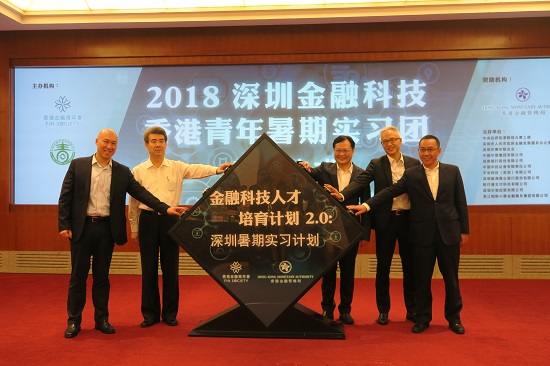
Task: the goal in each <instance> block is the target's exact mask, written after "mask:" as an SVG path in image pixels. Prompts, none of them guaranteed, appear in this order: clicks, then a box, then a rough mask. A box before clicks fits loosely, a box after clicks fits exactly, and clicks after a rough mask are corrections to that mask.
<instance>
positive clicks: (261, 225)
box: [170, 134, 364, 339]
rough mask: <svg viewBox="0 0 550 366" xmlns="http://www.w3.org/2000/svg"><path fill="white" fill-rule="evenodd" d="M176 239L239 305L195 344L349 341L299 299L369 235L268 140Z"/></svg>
mask: <svg viewBox="0 0 550 366" xmlns="http://www.w3.org/2000/svg"><path fill="white" fill-rule="evenodd" d="M170 235H171V236H172V237H173V238H174V240H176V242H178V243H179V245H180V246H181V247H182V248H183V249H184V250H185V251H186V252H187V253H188V254H189V255H190V256H191V257H192V258H193V259H194V260H195V261H196V262H197V263H198V264H199V265H200V266H201V267H202V268H203V269H204V270H205V271H206V272H207V273H208V274H209V275H210V276H211V277H212V278H213V279H214V280H215V281H216V282H217V283H218V284H219V285H220V286H222V288H224V290H225V291H227V293H228V294H229V295H231V296H232V297H233V298H234V299H235V300H236V301H237V303H238V305H235V306H233V307H231V308H229V309H227V310H225V311H223V312H221V313H219V314H217V315H215V316H213V317H211V318H210V319H208V320H206V321H204V322H201V324H199V326H197V327H196V328H195V329H193V330H192V331H191V333H190V334H189V335H190V336H210V337H263V338H267V337H269V338H316V339H319V338H325V339H344V338H345V334H344V329H343V326H342V325H341V324H339V323H336V322H334V321H331V320H329V319H327V318H324V317H322V316H321V315H320V314H318V313H316V312H314V311H312V310H310V309H308V308H306V307H304V306H303V305H300V304H298V300H299V299H300V298H301V297H302V296H303V295H304V294H305V293H306V292H307V291H308V290H309V289H310V288H311V287H312V286H313V285H314V284H315V283H316V282H317V281H318V280H319V279H320V278H321V277H322V276H323V275H324V274H325V273H326V272H327V271H328V270H329V269H330V268H332V267H333V266H334V265H336V263H337V261H338V260H339V259H340V258H342V256H344V255H345V254H346V253H347V251H348V250H349V249H351V247H352V246H353V245H355V244H356V243H357V242H358V241H359V240H360V239H361V238H362V237H363V235H364V229H363V227H362V226H361V225H360V224H359V222H358V221H357V219H356V218H355V217H354V216H353V215H351V214H350V213H348V212H347V210H346V208H345V207H343V206H342V205H340V203H339V202H337V201H336V200H335V199H334V198H333V197H331V196H330V194H328V193H327V192H326V191H325V189H324V188H323V187H321V186H319V185H318V184H317V183H316V182H315V181H314V180H313V179H312V178H311V177H310V176H309V174H308V173H307V172H305V171H304V169H303V168H301V167H300V166H299V165H298V164H296V162H294V160H293V159H291V158H290V157H289V156H288V155H287V154H286V153H285V152H284V151H283V150H282V149H281V148H280V147H279V146H278V145H277V144H276V143H275V142H274V141H273V140H271V138H269V136H268V135H266V134H263V135H262V136H261V137H260V138H259V139H258V141H256V143H254V145H252V146H251V147H250V149H248V150H247V152H246V153H245V154H244V155H243V156H242V157H241V158H240V159H239V160H238V161H237V162H235V164H234V165H233V166H232V167H231V168H229V169H228V170H227V171H226V172H225V174H224V175H223V177H221V178H220V179H219V180H218V181H217V182H216V183H215V184H214V186H212V187H211V188H210V189H208V190H207V191H206V192H205V193H204V195H203V197H202V198H201V199H200V200H199V201H198V202H197V203H196V204H195V205H194V206H193V207H192V208H191V209H189V210H188V211H187V212H186V213H185V215H184V216H183V217H182V218H181V219H180V220H179V222H178V223H177V224H176V225H174V227H173V228H172V229H171V230H170ZM319 300H321V299H319Z"/></svg>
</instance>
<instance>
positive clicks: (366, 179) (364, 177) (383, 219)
mask: <svg viewBox="0 0 550 366" xmlns="http://www.w3.org/2000/svg"><path fill="white" fill-rule="evenodd" d="M403 162H404V163H405V170H406V169H408V168H411V167H413V166H417V165H420V161H419V160H418V159H415V158H411V157H410V156H406V155H403ZM372 181H374V194H377V193H379V192H381V191H382V190H383V189H384V188H387V187H389V186H391V185H392V184H393V182H392V176H391V165H390V159H389V158H388V155H383V156H381V157H379V158H376V159H372V160H371V161H370V163H369V166H368V167H367V169H365V170H364V171H363V172H362V173H361V174H359V175H358V176H357V178H355V179H354V180H353V181H352V182H350V184H349V185H348V186H347V187H346V188H345V189H344V190H343V191H342V192H341V193H342V194H343V195H344V198H345V197H348V196H353V195H357V194H358V193H359V192H360V191H361V190H362V189H363V188H365V187H369V185H370V183H371V182H372ZM369 190H370V188H369ZM392 204H393V202H392V201H386V202H384V203H383V204H382V206H381V207H380V208H379V209H377V210H376V212H372V214H371V221H372V227H373V229H374V230H384V229H385V228H386V226H387V225H388V222H389V221H390V215H391V209H392Z"/></svg>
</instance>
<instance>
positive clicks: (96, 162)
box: [92, 154, 113, 168]
mask: <svg viewBox="0 0 550 366" xmlns="http://www.w3.org/2000/svg"><path fill="white" fill-rule="evenodd" d="M94 164H97V165H98V166H101V164H99V162H98V161H97V159H96V157H95V154H93V155H92V165H94ZM107 166H109V167H111V168H112V167H113V159H109V164H107ZM104 168H105V167H104Z"/></svg>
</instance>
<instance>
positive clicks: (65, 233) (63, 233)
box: [59, 230, 73, 239]
mask: <svg viewBox="0 0 550 366" xmlns="http://www.w3.org/2000/svg"><path fill="white" fill-rule="evenodd" d="M59 236H60V237H62V238H63V239H71V238H72V237H73V232H72V231H71V230H63V231H60V232H59Z"/></svg>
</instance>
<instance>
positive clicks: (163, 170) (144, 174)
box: [128, 158, 218, 233]
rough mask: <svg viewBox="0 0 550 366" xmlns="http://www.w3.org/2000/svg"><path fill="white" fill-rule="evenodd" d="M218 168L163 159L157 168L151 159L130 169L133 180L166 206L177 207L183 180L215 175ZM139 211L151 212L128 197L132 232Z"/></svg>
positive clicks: (137, 221) (136, 225) (137, 223)
mask: <svg viewBox="0 0 550 366" xmlns="http://www.w3.org/2000/svg"><path fill="white" fill-rule="evenodd" d="M217 169H218V168H217V167H215V166H211V165H202V164H187V163H184V162H182V161H177V160H170V159H166V158H165V159H164V161H163V162H162V164H161V165H160V166H159V167H158V168H157V167H156V166H154V165H153V163H152V162H151V159H147V161H145V162H143V163H141V164H139V165H136V166H135V167H134V169H132V173H133V174H134V178H136V180H137V181H138V182H139V183H140V184H141V185H142V186H144V187H145V188H146V189H147V190H148V191H149V192H151V193H152V194H153V195H154V196H155V197H157V198H158V199H159V200H161V201H162V202H164V203H166V204H167V205H168V206H170V207H173V206H177V205H178V204H179V202H180V198H181V193H182V186H183V180H184V179H198V178H204V177H209V176H211V175H214V174H216V170H217ZM141 210H149V211H152V209H151V208H149V207H148V206H147V205H145V204H143V203H141V202H139V201H137V200H136V199H135V198H133V197H130V208H129V211H128V218H129V220H130V226H131V229H132V232H133V233H134V232H137V231H138V227H139V214H140V212H141Z"/></svg>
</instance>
